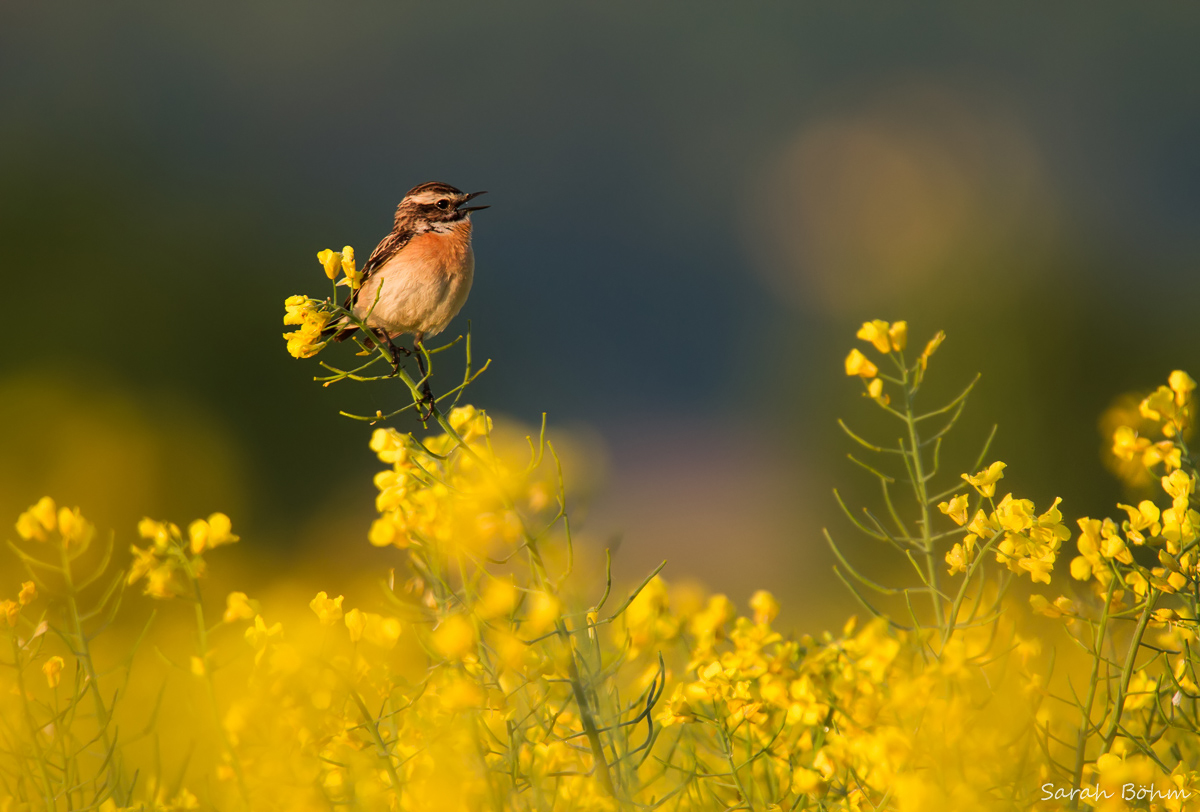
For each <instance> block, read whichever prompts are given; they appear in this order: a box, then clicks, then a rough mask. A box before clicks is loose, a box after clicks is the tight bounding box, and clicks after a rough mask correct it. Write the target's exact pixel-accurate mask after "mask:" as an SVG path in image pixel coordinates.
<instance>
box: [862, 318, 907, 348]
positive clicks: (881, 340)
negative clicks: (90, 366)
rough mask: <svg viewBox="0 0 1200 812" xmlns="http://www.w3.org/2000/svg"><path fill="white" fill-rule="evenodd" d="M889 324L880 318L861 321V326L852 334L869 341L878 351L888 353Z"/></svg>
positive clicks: (890, 345)
mask: <svg viewBox="0 0 1200 812" xmlns="http://www.w3.org/2000/svg"><path fill="white" fill-rule="evenodd" d="M889 326H890V325H889V324H888V323H887V322H886V321H883V320H881V319H875V320H874V321H867V322H863V326H862V327H860V328H859V330H858V332H857V333H855V334H854V336H855V338H861V339H862V340H863V341H869V342H870V343H871V344H873V345H875V349H877V350H879V351H880V352H882V353H888V352H891V350H892V340H891V337H890V336H889V335H888V328H889ZM905 329H907V325H905ZM905 335H907V333H905Z"/></svg>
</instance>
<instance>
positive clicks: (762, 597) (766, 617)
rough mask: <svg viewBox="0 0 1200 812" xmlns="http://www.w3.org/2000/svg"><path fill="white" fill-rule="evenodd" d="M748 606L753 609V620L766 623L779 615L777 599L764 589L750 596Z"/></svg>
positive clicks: (761, 623)
mask: <svg viewBox="0 0 1200 812" xmlns="http://www.w3.org/2000/svg"><path fill="white" fill-rule="evenodd" d="M750 608H751V609H753V610H754V622H755V623H757V624H759V625H767V624H769V623H770V622H771V621H773V620H774V619H775V618H776V617H777V616H778V615H779V601H777V600H775V596H774V595H772V594H771V593H770V592H768V591H766V590H765V589H760V590H758V591H757V592H755V593H754V594H753V595H751V596H750Z"/></svg>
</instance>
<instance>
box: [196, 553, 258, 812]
mask: <svg viewBox="0 0 1200 812" xmlns="http://www.w3.org/2000/svg"><path fill="white" fill-rule="evenodd" d="M179 557H180V559H182V561H183V571H184V572H185V573H187V578H188V581H189V582H190V583H191V586H192V595H193V606H194V609H195V614H196V636H197V645H198V646H199V649H200V662H201V663H202V665H203V669H204V687H205V691H206V693H207V694H208V702H209V707H211V708H212V715H213V724H214V725H216V728H217V735H218V736H220V737H221V746H222V747H224V748H225V752H227V753H228V754H229V760H230V764H231V765H232V767H233V773H234V775H235V776H237V782H238V792H239V793H240V794H241V796H242V801H243V803H245V804H246V808H247V809H249V808H250V793H249V790H247V788H246V776H245V773H244V772H243V771H242V762H241V759H239V758H238V754H237V751H236V750H234V748H233V742H231V741H230V740H229V734H228V733H227V732H226V731H225V725H224V724H222V722H221V706H220V705H219V704H218V702H217V688H216V685H215V684H214V683H213V677H212V672H211V671H210V670H209V667H208V624H207V623H205V621H204V602H203V600H202V598H201V592H200V579H199V578H197V577H196V573H195V570H193V569H192V562H191V560H189V559H188V557H187V554H186V553H184V552H183V550H180V551H179Z"/></svg>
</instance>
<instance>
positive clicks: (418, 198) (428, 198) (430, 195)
mask: <svg viewBox="0 0 1200 812" xmlns="http://www.w3.org/2000/svg"><path fill="white" fill-rule="evenodd" d="M446 197H449V195H447V194H446V193H445V192H421V193H419V194H415V195H413V196H412V197H410V198H408V199H409V200H411V201H412V202H413V203H420V204H422V205H428V204H432V203H437V202H438V201H439V200H442V199H443V198H446Z"/></svg>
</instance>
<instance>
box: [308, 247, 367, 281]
mask: <svg viewBox="0 0 1200 812" xmlns="http://www.w3.org/2000/svg"><path fill="white" fill-rule="evenodd" d="M317 262H320V263H321V267H322V268H324V269H325V276H327V277H328V278H329V280H330V281H333V280H334V279H337V276H338V272H339V271H340V272H342V273H343V274H345V276H344V277H342V278H341V279H339V280H338V284H339V285H349V286H350V288H351V289H352V290H358V288H359V287H360V286H361V285H362V274H361V273H360V272H359V271H358V269H357V268H356V266H355V264H354V249H353V248H352V247H351V246H349V245H347V246H346V247H345V248H343V249H342V250H341V251H333V250H330V249H329V248H326V249H325V250H324V251H321V252H319V253H318V254H317Z"/></svg>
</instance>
